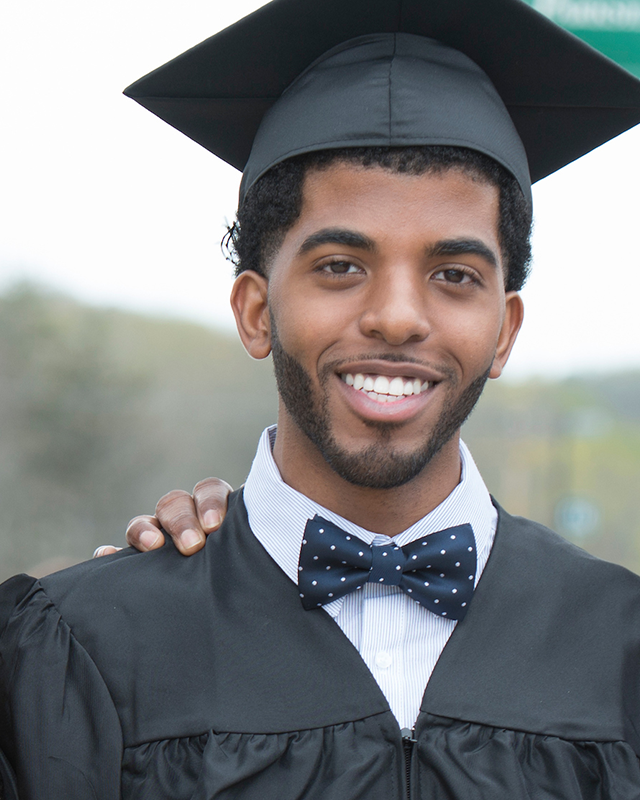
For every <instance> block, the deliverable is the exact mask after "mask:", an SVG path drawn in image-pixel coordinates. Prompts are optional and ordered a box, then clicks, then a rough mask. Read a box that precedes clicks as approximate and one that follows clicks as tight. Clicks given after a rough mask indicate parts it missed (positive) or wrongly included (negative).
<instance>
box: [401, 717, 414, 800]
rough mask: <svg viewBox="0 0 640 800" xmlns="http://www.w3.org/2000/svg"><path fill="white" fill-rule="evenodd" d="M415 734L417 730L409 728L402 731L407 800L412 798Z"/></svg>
mask: <svg viewBox="0 0 640 800" xmlns="http://www.w3.org/2000/svg"><path fill="white" fill-rule="evenodd" d="M414 734H415V731H412V730H409V728H403V729H402V730H401V731H400V735H401V736H402V748H403V750H404V777H405V787H406V790H407V800H411V756H412V754H413V746H414V744H415V743H416V739H415V738H414Z"/></svg>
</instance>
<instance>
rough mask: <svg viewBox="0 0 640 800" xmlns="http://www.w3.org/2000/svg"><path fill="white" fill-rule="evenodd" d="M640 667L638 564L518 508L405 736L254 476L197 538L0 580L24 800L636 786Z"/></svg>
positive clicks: (3, 737)
mask: <svg viewBox="0 0 640 800" xmlns="http://www.w3.org/2000/svg"><path fill="white" fill-rule="evenodd" d="M639 666H640V578H638V577H637V576H635V575H633V574H632V573H630V572H628V571H627V570H624V569H623V568H621V567H618V566H615V565H612V564H608V563H606V562H602V561H599V560H598V559H595V558H593V557H591V556H589V555H587V554H586V553H584V552H583V551H581V550H579V549H578V548H575V547H573V546H572V545H570V544H568V543H566V542H565V541H564V540H562V539H560V538H559V537H558V536H556V535H555V534H553V533H552V532H550V531H548V530H547V529H545V528H543V527H542V526H539V525H536V524H535V523H532V522H529V521H527V520H523V519H520V518H516V517H511V516H509V515H508V514H506V513H505V512H504V511H502V510H500V509H499V524H498V530H497V534H496V540H495V545H494V547H493V551H492V554H491V557H490V559H489V562H488V564H487V567H486V569H485V571H484V574H483V576H482V579H481V580H480V582H479V584H478V588H477V590H476V593H475V595H474V598H473V601H472V603H471V605H470V608H469V612H468V614H467V616H466V618H465V620H464V621H463V622H461V623H460V624H458V626H457V628H456V629H455V631H454V633H453V635H452V636H451V639H450V640H449V643H448V644H447V646H446V647H445V649H444V651H443V653H442V656H441V657H440V660H439V661H438V663H437V665H436V668H435V670H434V673H433V675H432V677H431V680H430V681H429V684H428V686H427V688H426V691H425V694H424V698H423V701H422V706H421V712H420V715H419V718H418V721H417V723H416V727H415V731H414V732H413V735H412V737H411V738H412V739H414V740H415V743H411V742H410V741H407V740H405V741H404V742H403V739H402V736H401V732H400V730H399V728H398V724H397V722H396V720H395V718H394V717H393V715H392V713H391V711H390V710H389V706H388V704H387V701H386V699H385V697H384V696H383V694H382V692H381V691H380V689H379V687H378V685H377V683H376V682H375V680H374V678H373V676H372V675H371V673H370V672H369V671H368V669H367V667H366V665H365V664H364V662H363V661H362V659H361V658H360V656H359V654H358V652H357V651H356V649H355V648H354V647H353V646H352V644H351V643H350V642H349V640H348V639H347V638H346V636H345V635H344V634H343V633H342V631H341V630H340V628H339V627H338V626H337V625H336V624H335V622H334V621H333V620H332V619H331V618H330V617H329V616H328V615H327V614H326V613H325V612H324V611H323V610H322V609H318V610H314V611H304V610H303V608H302V606H301V604H300V601H299V598H298V592H297V587H296V586H295V585H294V584H293V583H292V582H291V581H290V580H289V579H288V578H287V577H286V576H285V575H284V573H283V572H282V571H281V570H280V569H279V567H278V566H277V565H276V564H275V563H274V562H273V561H272V560H271V558H270V556H269V555H268V554H267V553H266V551H265V550H264V549H263V548H262V546H261V545H260V544H259V542H258V541H257V539H256V538H255V537H254V536H253V534H252V533H251V531H250V529H249V527H248V523H247V518H246V511H245V508H244V504H243V502H242V497H241V495H240V494H238V493H236V495H235V496H233V497H232V500H231V503H230V512H229V514H228V516H227V518H226V520H225V523H224V525H223V528H222V529H221V531H219V532H218V533H215V534H212V535H211V536H210V537H209V540H208V543H207V546H206V547H205V548H204V550H203V551H201V552H200V553H198V554H197V555H195V556H192V557H191V558H183V557H182V556H180V555H179V554H178V553H177V551H176V550H175V549H174V548H173V547H172V546H170V545H167V546H165V547H164V548H162V549H161V550H159V551H154V552H153V553H148V554H137V553H135V552H134V551H131V550H128V551H123V552H122V553H119V554H118V555H115V556H111V557H107V558H102V559H99V560H96V561H91V562H87V563H85V564H81V565H79V566H78V567H73V568H71V569H69V570H65V571H63V572H60V573H57V574H54V575H51V576H49V577H47V578H44V579H42V580H40V581H37V580H34V579H32V578H29V577H27V576H18V577H16V578H12V579H11V580H10V581H8V582H6V583H5V584H4V585H3V586H2V587H1V588H0V691H1V692H2V697H1V698H0V748H1V749H2V750H4V752H5V753H6V755H7V757H8V759H9V761H10V762H11V764H12V765H13V769H14V770H15V772H16V774H17V781H18V787H19V791H20V797H21V800H118V799H119V798H122V799H123V800H130V799H133V798H135V800H163V799H164V798H171V799H172V800H214V799H215V800H270V798H274V800H276V799H277V800H294V799H297V798H305V799H306V800H356V798H357V799H358V800H396V799H397V800H401V799H402V798H406V797H411V798H429V800H475V799H476V798H482V800H578V798H582V799H584V800H632V798H633V799H635V800H638V798H640V768H639V764H638V754H639V753H640V735H639V729H638V728H639V725H640V702H639V692H640V682H639V679H638V668H639Z"/></svg>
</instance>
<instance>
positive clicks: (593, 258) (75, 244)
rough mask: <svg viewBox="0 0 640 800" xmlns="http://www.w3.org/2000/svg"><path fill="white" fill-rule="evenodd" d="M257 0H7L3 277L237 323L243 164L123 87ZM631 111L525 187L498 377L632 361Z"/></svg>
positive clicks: (1, 12) (636, 255)
mask: <svg viewBox="0 0 640 800" xmlns="http://www.w3.org/2000/svg"><path fill="white" fill-rule="evenodd" d="M259 5H262V3H260V2H256V0H233V2H232V3H231V2H222V0H206V2H205V0H181V2H180V3H176V2H167V1H166V0H126V2H125V0H110V2H109V3H89V2H87V0H56V2H55V3H54V2H51V0H3V2H2V4H1V5H0V103H1V108H2V124H1V125H0V186H1V191H0V290H2V289H4V288H6V287H8V286H10V285H11V284H12V283H14V282H16V281H20V280H29V281H34V282H37V283H41V284H44V285H46V286H49V287H52V288H54V289H58V290H61V291H64V292H67V293H69V294H71V295H72V296H74V297H77V298H78V299H80V300H82V301H85V302H89V303H92V304H96V305H109V306H116V307H119V308H125V309H130V310H134V311H142V312H144V313H150V314H154V315H155V314H162V315H168V316H172V317H180V318H187V319H191V320H195V321H198V322H202V323H205V324H207V325H213V326H217V327H222V328H224V329H226V330H232V329H233V327H234V325H233V318H232V315H231V311H230V309H229V304H228V296H229V291H230V287H231V283H232V267H231V265H230V264H229V263H228V262H226V261H225V260H224V258H223V256H222V254H221V251H220V244H219V242H220V239H221V238H222V235H223V233H224V230H225V224H226V223H227V222H229V221H231V220H232V219H233V217H234V214H235V208H236V202H237V191H238V184H239V177H240V176H239V173H237V172H236V171H235V170H234V169H233V168H231V167H229V166H228V165H226V164H224V163H223V162H221V161H220V160H218V159H217V158H215V157H214V156H212V155H211V154H210V153H208V152H207V151H205V150H204V149H203V148H201V147H199V146H198V145H196V144H195V143H194V142H192V141H191V140H189V139H187V138H186V137H185V136H183V135H182V134H179V133H178V132H177V131H175V130H174V129H172V128H171V127H170V126H168V125H166V124H165V123H163V122H161V121H160V120H159V119H158V118H156V117H155V116H153V115H152V114H150V113H149V112H148V111H146V110H144V109H143V108H141V107H140V106H138V105H137V103H135V102H134V101H132V100H130V99H128V98H125V97H124V96H123V95H122V90H123V89H124V87H125V86H127V85H128V84H130V83H132V82H133V81H134V80H136V79H137V78H139V77H141V76H142V75H144V74H146V73H147V72H149V71H151V70H152V69H154V68H155V67H157V66H159V65H161V64H163V63H165V62H166V61H168V60H169V59H171V58H173V57H174V56H176V55H178V54H179V53H181V52H183V51H184V50H186V49H188V48H189V47H191V46H193V45H194V44H196V43H198V42H199V41H201V40H202V39H205V38H207V37H208V36H210V35H212V34H213V33H215V32H216V31H218V30H220V29H222V28H224V27H226V26H227V25H229V24H231V23H232V22H234V21H235V20H236V19H238V18H240V17H241V16H243V15H244V14H246V13H249V12H251V11H252V10H254V9H255V8H257V7H258V6H259ZM639 154H640V126H638V127H637V128H636V129H634V130H632V131H629V132H627V133H625V134H623V135H622V136H620V137H618V138H617V139H616V140H614V141H612V142H609V143H607V144H606V145H604V146H602V147H600V148H599V149H598V150H596V151H594V152H593V153H591V154H589V155H587V156H585V157H583V158H582V159H579V160H578V161H577V162H575V163H573V164H571V165H569V166H567V167H565V168H564V169H563V170H561V171H559V172H558V173H556V174H555V175H552V176H550V177H548V178H546V179H545V180H543V181H541V182H539V183H538V184H537V185H536V186H535V187H534V209H535V232H534V240H533V243H534V264H533V270H532V276H531V278H530V280H529V283H528V285H527V286H526V287H525V289H524V291H523V298H524V301H525V308H526V313H525V323H524V326H523V330H522V332H521V334H520V337H519V340H518V342H517V344H516V347H515V349H514V352H513V354H512V357H511V360H510V363H509V365H508V367H507V370H506V373H505V377H506V378H507V379H509V378H511V379H514V380H521V379H524V378H528V377H531V376H539V377H542V378H556V377H562V376H566V375H571V374H575V373H585V372H591V371H597V372H607V371H612V370H618V369H626V368H640V311H639V306H640V251H639V249H638V247H636V243H637V242H636V239H635V236H636V235H637V232H638V228H639V227H640V202H639V194H640V157H639Z"/></svg>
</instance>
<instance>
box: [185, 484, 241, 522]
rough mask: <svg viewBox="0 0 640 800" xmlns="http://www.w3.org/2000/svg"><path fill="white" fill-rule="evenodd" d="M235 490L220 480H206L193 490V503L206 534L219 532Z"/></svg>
mask: <svg viewBox="0 0 640 800" xmlns="http://www.w3.org/2000/svg"><path fill="white" fill-rule="evenodd" d="M232 491H233V488H232V487H231V486H229V484H228V483H227V482H226V481H223V480H221V479H220V478H205V479H204V480H203V481H200V482H199V483H196V485H195V486H194V488H193V501H194V503H195V506H196V513H197V514H198V520H199V522H200V526H201V528H202V530H203V531H204V532H205V533H211V531H215V530H217V529H218V528H219V527H220V525H222V520H223V519H224V518H225V516H226V513H227V499H228V497H229V494H230V493H231V492H232Z"/></svg>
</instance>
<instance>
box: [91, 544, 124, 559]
mask: <svg viewBox="0 0 640 800" xmlns="http://www.w3.org/2000/svg"><path fill="white" fill-rule="evenodd" d="M118 550H122V548H121V547H114V546H113V545H112V544H103V545H101V546H100V547H96V549H95V550H94V552H93V556H92V558H100V556H112V555H113V554H114V553H117V552H118Z"/></svg>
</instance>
